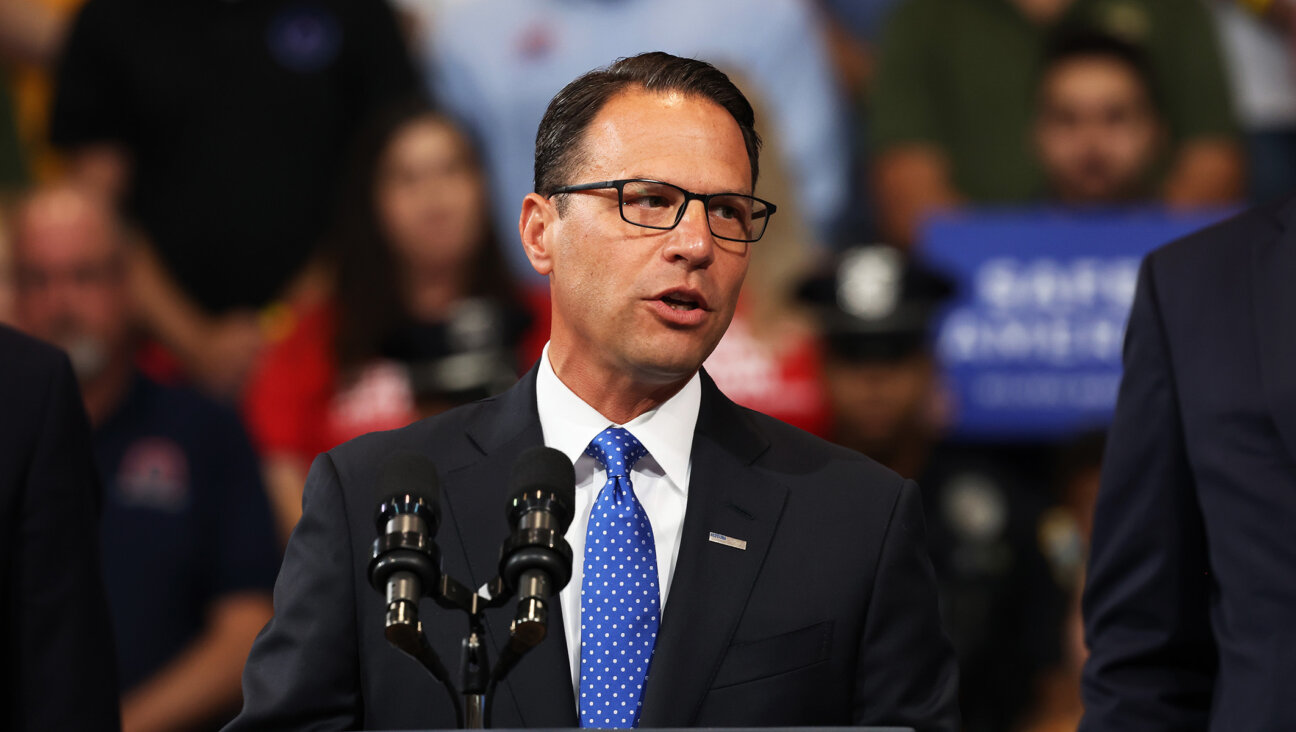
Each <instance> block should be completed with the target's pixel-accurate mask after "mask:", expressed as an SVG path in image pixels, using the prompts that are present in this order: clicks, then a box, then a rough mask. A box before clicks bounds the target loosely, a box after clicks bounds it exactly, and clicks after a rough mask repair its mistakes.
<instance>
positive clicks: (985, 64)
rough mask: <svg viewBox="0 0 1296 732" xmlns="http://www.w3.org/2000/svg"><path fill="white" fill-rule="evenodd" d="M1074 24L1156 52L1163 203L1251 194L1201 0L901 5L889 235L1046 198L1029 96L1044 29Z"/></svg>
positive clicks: (910, 234)
mask: <svg viewBox="0 0 1296 732" xmlns="http://www.w3.org/2000/svg"><path fill="white" fill-rule="evenodd" d="M1070 29H1092V30H1096V31H1099V32H1103V33H1106V34H1109V35H1113V36H1116V37H1119V38H1121V39H1123V40H1125V41H1126V42H1128V43H1131V44H1133V45H1135V46H1138V47H1139V48H1141V49H1143V52H1144V53H1145V54H1146V56H1147V59H1148V65H1149V67H1150V68H1151V71H1152V75H1153V78H1154V80H1155V82H1156V88H1157V90H1158V92H1159V94H1160V95H1161V96H1162V99H1163V103H1164V109H1165V120H1166V124H1167V128H1168V130H1169V140H1168V150H1167V155H1166V156H1165V158H1166V159H1165V160H1163V161H1160V164H1159V165H1158V170H1157V172H1158V175H1157V178H1156V182H1155V189H1154V190H1155V192H1156V195H1157V197H1158V198H1159V199H1160V200H1163V201H1165V202H1166V203H1168V204H1171V205H1174V206H1200V205H1222V204H1227V203H1230V202H1233V201H1235V200H1238V199H1240V198H1241V196H1242V193H1243V188H1242V184H1243V165H1242V150H1241V147H1240V146H1239V145H1238V142H1237V139H1236V130H1235V126H1234V122H1233V119H1232V115H1231V112H1230V105H1229V95H1228V85H1227V83H1226V79H1225V72H1224V68H1223V64H1222V62H1221V60H1220V54H1219V48H1218V45H1217V43H1216V39H1215V33H1214V28H1213V26H1212V24H1211V17H1210V15H1209V13H1207V11H1206V9H1205V8H1204V7H1203V6H1202V4H1201V2H1200V1H1199V0H1186V1H1185V0H905V2H902V3H901V4H900V5H899V6H897V7H896V9H895V11H894V12H893V13H892V14H891V17H890V20H889V23H888V26H887V29H886V31H885V32H884V37H883V42H882V50H881V55H880V57H879V65H878V71H877V77H876V85H875V86H874V89H873V98H872V107H871V111H872V116H871V120H870V138H871V143H870V145H871V148H872V156H873V158H872V159H873V171H872V186H873V190H874V191H875V192H876V195H877V210H878V213H879V216H880V217H881V221H880V228H881V230H882V233H883V236H884V237H886V238H887V240H889V241H893V242H898V243H901V244H906V245H907V244H912V243H913V242H914V241H915V240H916V238H917V235H918V231H919V228H920V225H921V223H922V221H923V219H924V218H925V217H926V216H927V215H928V214H930V213H932V212H934V211H937V210H940V209H943V208H949V207H953V206H959V205H963V204H1012V203H1026V202H1029V201H1032V200H1034V198H1035V197H1037V196H1038V195H1040V193H1041V191H1042V190H1043V189H1044V187H1045V186H1044V179H1043V172H1042V170H1041V168H1040V166H1039V164H1038V162H1037V161H1036V159H1035V156H1034V151H1033V150H1032V149H1031V145H1030V144H1029V140H1030V139H1031V125H1032V119H1033V117H1034V114H1033V109H1032V101H1033V99H1034V98H1035V89H1036V85H1037V84H1036V82H1037V78H1038V70H1039V67H1040V61H1041V59H1042V54H1043V50H1044V48H1045V45H1046V43H1047V40H1048V38H1049V37H1050V36H1052V35H1055V34H1058V33H1060V32H1062V31H1063V30H1070Z"/></svg>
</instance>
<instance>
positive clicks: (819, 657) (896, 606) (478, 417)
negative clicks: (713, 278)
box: [228, 370, 958, 732]
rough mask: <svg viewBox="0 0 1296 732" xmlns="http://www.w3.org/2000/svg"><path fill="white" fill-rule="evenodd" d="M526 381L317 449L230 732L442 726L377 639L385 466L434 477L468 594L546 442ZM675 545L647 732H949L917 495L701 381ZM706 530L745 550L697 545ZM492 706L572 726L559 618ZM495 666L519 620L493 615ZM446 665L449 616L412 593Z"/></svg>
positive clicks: (952, 674)
mask: <svg viewBox="0 0 1296 732" xmlns="http://www.w3.org/2000/svg"><path fill="white" fill-rule="evenodd" d="M542 442H543V440H542V435H541V429H540V421H539V416H538V414H537V411H536V396H535V372H534V370H533V371H532V372H531V374H529V375H528V376H526V377H524V378H523V379H522V381H520V382H519V383H518V385H517V386H515V387H514V388H513V389H511V390H510V391H508V392H506V393H504V394H502V395H500V396H499V397H496V398H494V399H489V400H486V401H483V402H478V403H475V404H472V405H469V406H468V407H464V408H460V409H457V410H453V411H451V412H448V413H446V414H443V415H440V416H437V417H433V418H430V419H427V420H423V421H421V422H418V423H415V424H414V425H412V426H410V427H407V428H405V429H402V430H397V431H394V432H387V433H378V434H373V435H368V436H365V437H362V438H359V439H357V440H354V441H352V442H349V443H347V444H345V445H342V446H340V447H338V448H336V449H334V450H332V451H330V452H328V453H325V454H324V455H322V456H320V457H319V458H318V459H317V460H316V462H315V465H314V466H313V467H312V469H311V474H310V477H309V478H308V480H307V484H306V494H305V511H304V514H303V516H302V519H301V523H300V524H299V525H298V527H297V529H296V531H295V533H294V534H293V537H292V540H291V542H290V543H289V546H288V550H287V554H286V557H285V560H284V565H283V569H282V570H281V572H280V575H279V581H278V584H277V586H276V588H275V617H274V619H273V620H272V621H271V622H270V624H269V625H268V626H267V627H266V629H265V630H264V631H263V632H262V634H261V636H260V637H259V638H258V639H257V642H256V644H255V646H254V647H253V649H252V655H251V658H250V659H249V661H248V664H247V667H246V669H245V671H244V676H243V689H244V696H245V702H244V708H243V713H242V715H241V716H240V717H239V718H238V719H236V720H235V721H234V723H233V724H232V725H231V726H230V727H229V728H228V729H233V730H251V729H267V730H270V729H273V730H284V729H343V728H352V727H356V726H364V727H369V728H379V729H382V728H404V727H423V728H427V727H453V726H454V724H455V720H454V717H453V715H452V712H451V708H450V706H449V704H448V703H447V700H446V696H445V693H444V691H443V690H442V689H441V687H439V686H438V685H436V684H435V682H433V681H432V679H431V678H430V677H429V676H428V675H427V674H426V673H425V672H424V671H423V670H422V668H421V667H420V666H419V665H418V664H417V663H416V662H414V661H412V660H410V659H409V658H406V657H405V656H403V655H402V654H400V653H399V652H398V651H396V650H395V649H393V648H392V647H391V646H389V645H388V644H387V642H386V641H385V640H384V638H383V611H384V599H383V598H382V597H381V596H380V595H379V593H377V592H376V591H375V590H373V589H372V588H371V587H370V586H369V584H368V580H367V578H366V565H367V564H368V562H369V555H370V545H371V543H372V541H373V539H374V537H375V527H374V523H373V518H372V517H373V511H374V508H375V506H376V503H377V497H376V496H375V492H374V485H373V484H374V479H375V476H376V475H377V473H378V469H379V466H380V464H381V463H382V462H383V459H384V457H385V456H386V455H388V454H390V453H392V452H393V451H395V450H407V449H413V450H417V451H420V452H422V453H424V454H426V455H428V456H429V457H430V458H431V459H432V460H433V461H434V462H435V463H436V465H437V468H438V473H439V476H440V480H441V491H442V494H441V505H442V510H443V519H442V526H441V529H440V532H439V533H438V535H437V542H438V544H439V546H440V548H441V550H442V553H443V562H444V568H445V571H446V572H448V573H450V574H451V575H452V576H454V577H455V578H457V579H459V580H460V581H461V582H463V583H464V584H466V585H468V586H470V587H480V586H481V585H483V584H484V583H486V582H487V581H488V580H490V579H491V578H493V577H494V576H495V574H496V571H497V563H498V560H499V549H500V543H501V542H502V540H503V539H504V537H505V535H506V533H507V526H506V520H505V510H504V509H505V502H506V496H507V491H508V486H507V482H508V475H509V470H510V468H511V465H512V462H513V459H514V457H516V456H517V455H518V454H519V453H521V452H522V451H523V450H525V449H526V448H528V447H531V446H534V445H539V444H542ZM692 464H693V468H692V474H691V478H690V485H689V498H688V506H687V509H686V513H685V518H684V526H683V537H682V539H681V545H680V554H679V559H678V560H677V564H676V569H675V575H674V578H673V581H672V585H671V594H670V601H669V602H668V603H667V604H666V606H665V609H664V616H663V618H662V625H661V630H660V633H659V635H658V639H657V647H656V651H655V655H654V657H653V661H652V667H651V670H650V672H649V678H648V681H647V685H646V687H645V692H644V702H643V704H644V707H643V712H642V717H641V724H642V725H643V726H645V727H648V726H655V727H676V726H689V725H703V726H719V725H724V726H729V725H761V726H764V725H811V724H854V723H859V724H893V725H911V726H913V727H916V728H918V729H920V730H949V731H951V732H952V731H953V730H956V729H957V728H958V711H957V706H956V695H957V688H956V687H957V678H956V677H957V671H956V668H955V661H954V656H953V654H952V651H951V649H950V646H949V644H948V642H947V641H946V639H945V637H944V635H943V633H942V631H941V628H940V622H939V617H938V613H937V607H936V594H935V585H934V581H933V576H932V570H931V565H930V562H929V560H928V557H927V553H926V548H925V544H924V536H923V534H924V528H923V516H922V509H921V505H920V500H919V494H918V490H917V487H916V486H915V485H914V484H913V483H911V482H908V481H905V480H902V479H901V478H900V477H898V476H896V475H895V474H894V473H891V472H890V471H888V470H886V469H884V468H882V467H880V466H879V465H878V464H876V463H874V462H873V461H871V460H869V459H867V458H865V457H863V456H861V455H859V454H858V453H855V452H852V451H849V450H846V449H843V448H840V447H837V446H834V445H831V444H829V443H827V442H824V441H822V440H819V439H818V438H815V437H813V436H810V435H808V434H806V433H804V432H801V431H799V430H796V429H793V428H791V427H788V426H787V425H784V424H782V423H781V422H778V421H776V420H773V419H771V418H769V417H766V416H764V415H761V414H758V413H755V412H752V411H750V410H746V409H743V408H740V407H738V406H736V405H734V404H733V403H732V402H730V401H729V400H728V399H727V398H725V397H724V396H723V395H722V394H721V393H720V392H719V390H718V389H716V387H715V385H714V384H713V383H712V382H711V380H710V379H709V378H707V377H706V376H705V375H704V376H703V396H702V404H701V411H700V413H699V416H698V424H697V430H696V434H695V437H694V441H693V454H692ZM712 531H714V532H719V533H721V534H725V535H727V536H730V537H734V538H738V539H743V540H746V542H747V548H746V549H745V550H740V549H736V548H733V547H730V546H724V545H721V544H718V543H714V542H710V541H709V540H708V534H709V533H710V532H712ZM551 607H552V610H551V612H552V613H553V615H552V616H551V620H550V625H551V627H550V630H549V636H548V639H547V640H545V641H544V642H543V643H542V644H541V645H540V646H539V647H538V648H537V649H536V650H535V651H533V652H532V653H531V655H530V656H528V657H527V658H525V659H523V661H522V662H521V663H520V664H519V665H518V666H517V668H515V669H514V670H513V672H512V673H511V674H510V676H509V677H508V679H507V680H506V681H505V682H504V683H502V684H501V686H500V690H499V692H498V694H497V695H496V699H495V707H494V724H495V725H497V726H502V727H513V726H518V727H521V726H529V727H537V726H538V727H574V726H577V724H578V720H577V713H576V702H575V699H574V694H573V691H572V680H571V670H570V666H569V662H568V654H567V648H566V642H565V640H564V635H563V631H562V623H563V622H564V618H563V617H562V613H561V611H560V609H559V607H558V603H557V602H555V603H553V604H552V605H551ZM488 615H489V617H488V620H489V625H490V627H489V631H490V639H489V641H490V646H491V648H492V657H497V655H498V651H499V648H500V645H501V643H502V642H503V641H505V640H507V638H508V621H509V620H510V619H511V618H512V615H513V609H512V608H509V607H505V608H501V609H499V610H496V611H491V612H490V613H488ZM420 617H421V618H422V619H423V620H424V626H425V629H426V630H427V632H428V635H429V637H430V639H431V642H432V645H433V647H434V648H435V649H436V650H437V652H438V654H439V655H440V657H441V659H442V661H443V662H445V663H446V664H447V665H448V666H450V667H451V668H453V667H454V665H455V663H456V662H457V659H458V652H459V651H458V649H459V642H460V640H461V639H462V637H463V635H464V633H465V631H466V630H467V624H466V621H465V619H464V617H463V615H462V614H461V613H452V612H448V611H445V610H443V609H440V608H438V607H437V606H435V605H434V604H433V603H432V602H431V601H429V600H425V601H424V602H423V603H422V605H421V607H420Z"/></svg>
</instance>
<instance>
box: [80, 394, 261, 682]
mask: <svg viewBox="0 0 1296 732" xmlns="http://www.w3.org/2000/svg"><path fill="white" fill-rule="evenodd" d="M94 448H95V458H96V460H97V463H98V466H99V470H100V473H101V475H102V476H103V480H104V490H105V500H104V511H103V523H102V537H103V567H104V582H105V584H106V586H107V591H108V604H109V609H110V611H111V613H112V621H113V632H114V640H115V641H116V645H117V662H118V669H119V673H118V680H119V682H120V686H121V689H122V691H126V690H129V689H131V688H133V687H134V686H136V685H137V684H139V683H140V682H142V681H145V680H146V679H148V678H149V677H150V676H152V675H153V674H154V673H156V672H157V671H159V670H160V669H161V668H162V667H163V666H164V665H166V664H167V662H169V661H170V660H171V659H173V658H174V657H175V656H176V655H178V654H179V653H180V652H181V651H182V650H183V649H184V648H185V647H186V646H187V645H189V644H190V643H191V642H192V641H194V640H195V639H196V638H197V637H198V635H199V634H200V633H201V632H202V629H203V625H204V622H205V620H206V613H207V610H208V607H209V606H210V605H211V604H212V602H213V601H214V600H216V599H218V598H220V597H221V596H222V595H227V594H230V593H236V592H243V591H248V590H252V591H261V592H266V593H269V592H270V591H271V589H272V588H273V586H274V580H275V576H276V574H277V573H278V570H279V561H280V555H279V548H278V543H277V541H276V538H275V533H274V524H273V521H272V519H271V516H270V506H269V502H268V500H267V498H266V493H265V489H264V486H263V485H262V482H261V474H260V470H259V468H258V464H257V458H256V455H255V453H254V452H253V450H252V446H251V443H250V442H249V441H248V438H247V435H246V433H245V432H244V430H243V427H242V424H241V423H240V422H239V420H238V417H237V415H236V414H235V413H234V412H233V411H232V410H230V409H227V408H225V407H223V406H221V405H219V404H217V403H215V402H213V401H211V400H209V399H207V398H206V397H204V396H202V395H200V394H198V393H197V392H194V391H192V390H188V389H180V388H173V387H166V386H162V385H159V384H156V383H154V382H152V381H149V380H148V379H146V378H145V377H143V376H141V375H137V376H135V377H134V378H133V380H132V382H131V385H130V387H129V389H128V391H127V394H126V396H125V399H124V400H123V402H122V404H121V405H120V406H119V407H118V408H117V410H116V411H115V412H114V413H113V414H112V415H111V416H110V417H109V418H108V419H107V420H106V421H105V422H104V423H103V424H102V425H101V426H100V427H99V428H98V429H97V430H95V434H94Z"/></svg>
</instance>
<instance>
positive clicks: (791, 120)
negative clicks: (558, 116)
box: [425, 0, 852, 287]
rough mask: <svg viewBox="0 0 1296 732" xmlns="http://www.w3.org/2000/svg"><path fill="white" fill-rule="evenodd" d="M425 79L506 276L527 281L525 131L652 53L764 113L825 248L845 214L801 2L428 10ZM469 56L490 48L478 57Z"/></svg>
mask: <svg viewBox="0 0 1296 732" xmlns="http://www.w3.org/2000/svg"><path fill="white" fill-rule="evenodd" d="M430 4H431V5H433V10H431V11H430V12H429V14H428V16H427V18H428V21H427V22H429V23H430V24H431V29H430V32H429V33H428V34H427V46H426V47H427V51H426V53H425V59H426V64H427V69H428V72H427V76H428V81H429V83H431V85H432V89H433V94H434V97H435V98H436V100H437V102H438V103H441V104H444V105H445V106H446V108H447V109H448V110H450V111H451V112H453V113H454V115H455V116H456V117H457V118H458V119H461V120H463V121H464V123H465V124H466V125H467V127H468V129H469V130H471V131H472V133H473V134H474V135H475V136H476V138H477V139H479V140H480V141H481V143H482V145H483V153H484V154H485V156H486V167H487V170H488V171H489V174H490V180H491V186H492V197H491V199H492V200H491V204H492V207H493V212H494V216H495V224H496V227H497V228H498V230H499V231H500V232H503V233H504V236H505V237H506V239H505V241H506V244H507V248H506V255H507V257H508V262H509V264H510V265H511V266H512V268H513V270H514V273H515V274H516V275H517V276H518V277H519V279H520V280H521V281H523V282H526V283H528V284H529V285H532V286H541V287H542V286H543V283H539V281H538V280H537V279H536V277H535V275H534V273H533V272H532V270H531V267H530V265H529V264H528V263H527V261H526V258H525V257H523V256H522V248H521V247H520V246H519V244H520V242H519V241H518V239H517V237H516V236H514V234H513V232H515V231H516V230H517V207H516V203H517V202H518V201H519V200H521V199H522V197H523V196H525V195H526V194H527V193H530V192H532V169H531V162H530V161H531V153H532V150H533V147H534V145H535V131H536V127H537V126H538V125H539V123H540V118H541V116H542V115H543V114H544V110H545V107H546V105H547V104H548V103H549V99H550V98H551V97H552V96H553V95H554V93H555V92H557V91H558V90H559V89H560V88H562V86H563V85H564V84H565V83H567V81H568V80H570V79H572V78H574V77H575V76H577V75H578V74H580V73H582V72H584V71H585V70H586V69H589V68H591V67H593V66H595V65H597V64H600V63H605V62H606V61H607V59H609V58H619V57H624V56H631V55H633V54H636V53H640V52H643V51H655V50H661V51H666V52H668V53H675V54H679V55H681V56H687V57H690V58H698V59H704V60H707V61H709V62H711V63H714V64H716V65H717V66H720V67H721V68H732V69H738V70H741V71H742V73H743V74H744V75H745V76H746V77H747V78H749V79H751V80H752V82H753V84H752V87H751V91H755V92H757V93H759V94H760V95H761V97H762V98H763V99H765V101H766V103H767V104H768V105H769V110H770V115H769V117H768V119H769V129H770V130H771V131H772V132H773V133H774V134H776V135H777V136H778V137H779V138H780V139H781V140H782V141H783V154H784V156H785V159H784V165H785V166H786V168H787V170H788V171H789V172H790V173H791V175H792V180H793V181H794V183H795V185H794V188H793V191H792V192H793V193H794V194H795V195H796V196H797V198H798V199H799V203H800V206H801V209H802V211H804V213H805V216H806V220H807V222H808V223H809V224H810V226H811V229H812V231H813V232H814V233H815V237H816V239H817V240H819V241H821V242H823V243H825V244H828V245H831V244H833V243H834V242H835V240H836V238H837V235H838V234H839V231H838V229H839V226H840V220H841V218H842V217H843V216H844V215H845V214H846V213H847V212H848V209H850V208H851V203H852V202H851V199H850V195H849V192H850V170H849V164H850V155H849V152H848V151H849V149H850V134H849V125H848V124H847V119H848V113H847V108H846V105H845V104H844V100H843V96H842V94H841V92H840V89H839V86H838V83H837V79H836V76H835V74H834V69H833V67H832V65H831V62H830V59H829V56H828V52H827V48H826V43H825V39H824V29H823V23H822V18H820V17H819V16H818V14H817V13H816V8H815V7H814V6H813V4H812V3H811V1H810V0H765V1H764V2H760V3H757V4H752V3H750V2H746V0H711V2H705V3H699V2H695V1H694V0H618V1H617V2H604V1H602V0H533V1H532V2H522V3H520V2H514V1H513V0H482V1H479V2H453V1H450V0H435V2H432V3H430ZM483 48H489V49H491V52H490V53H483V52H482V49H483Z"/></svg>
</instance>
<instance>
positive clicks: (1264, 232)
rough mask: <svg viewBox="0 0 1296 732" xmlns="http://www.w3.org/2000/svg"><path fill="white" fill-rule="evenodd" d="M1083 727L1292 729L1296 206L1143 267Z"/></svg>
mask: <svg viewBox="0 0 1296 732" xmlns="http://www.w3.org/2000/svg"><path fill="white" fill-rule="evenodd" d="M1084 611H1085V629H1086V635H1087V638H1088V642H1089V645H1090V648H1091V656H1090V658H1089V661H1088V663H1087V665H1086V667H1085V672H1084V700H1085V708H1086V715H1085V719H1084V723H1083V724H1082V725H1081V729H1082V730H1084V731H1085V732H1093V731H1096V730H1139V732H1152V731H1155V730H1204V729H1214V730H1250V731H1255V730H1296V198H1290V199H1288V200H1286V201H1282V202H1279V203H1276V204H1272V205H1269V206H1266V207H1262V208H1258V209H1254V210H1252V211H1250V212H1247V213H1245V214H1242V215H1240V216H1238V217H1236V218H1233V219H1231V220H1229V221H1227V222H1225V223H1222V224H1219V225H1216V226H1214V227H1212V228H1208V229H1205V230H1203V231H1201V232H1198V233H1196V234H1193V235H1191V236H1189V237H1187V238H1185V239H1182V240H1180V241H1178V242H1175V243H1172V244H1170V245H1168V246H1166V247H1164V248H1162V249H1160V250H1158V251H1156V252H1153V253H1152V254H1151V255H1149V256H1148V257H1147V259H1146V260H1145V261H1144V264H1143V268H1142V271H1141V275H1140V279H1139V283H1138V293H1137V295H1136V296H1135V301H1134V307H1133V311H1132V313H1131V315H1130V323H1129V330H1128V334H1127V337H1126V343H1125V376H1124V380H1123V382H1122V384H1121V391H1120V398H1119V402H1118V404H1117V408H1116V417H1115V420H1114V422H1113V424H1112V427H1111V432H1110V435H1109V440H1108V451H1107V456H1106V459H1105V465H1104V468H1103V479H1102V489H1101V491H1100V493H1099V498H1098V506H1097V511H1096V513H1095V516H1094V537H1093V553H1092V557H1091V561H1090V568H1089V577H1088V584H1087V587H1086V589H1085V597H1084Z"/></svg>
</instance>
